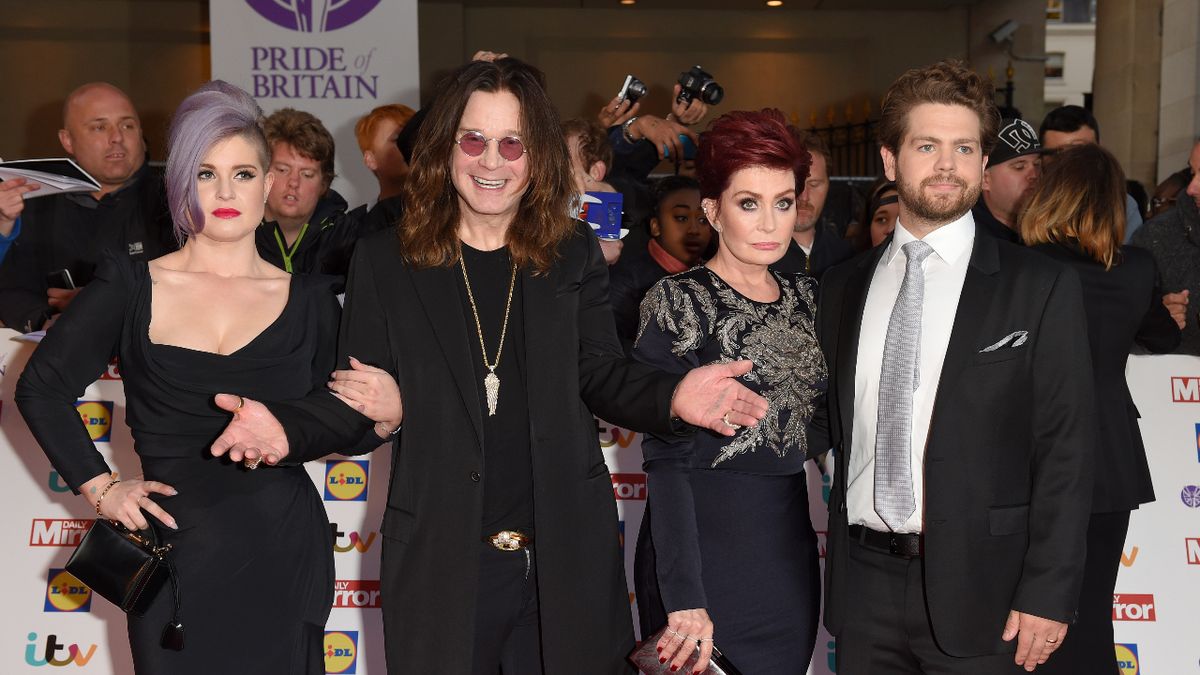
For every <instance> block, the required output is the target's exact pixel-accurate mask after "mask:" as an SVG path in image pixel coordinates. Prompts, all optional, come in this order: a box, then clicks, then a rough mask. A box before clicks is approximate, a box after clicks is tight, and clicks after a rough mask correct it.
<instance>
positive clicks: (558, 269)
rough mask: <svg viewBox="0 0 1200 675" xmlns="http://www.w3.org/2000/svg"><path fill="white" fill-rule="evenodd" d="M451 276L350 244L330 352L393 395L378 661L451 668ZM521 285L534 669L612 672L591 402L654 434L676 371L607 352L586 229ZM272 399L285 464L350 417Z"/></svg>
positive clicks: (465, 447)
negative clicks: (539, 665) (282, 432)
mask: <svg viewBox="0 0 1200 675" xmlns="http://www.w3.org/2000/svg"><path fill="white" fill-rule="evenodd" d="M458 274H460V271H459V269H458V267H457V266H449V267H438V268H432V269H414V268H412V267H410V266H409V265H407V264H406V263H405V262H404V261H403V260H402V259H401V257H400V254H399V244H398V242H397V239H396V234H395V232H394V231H387V232H381V233H378V234H376V235H372V236H371V237H369V238H368V239H366V240H364V245H362V246H358V247H357V248H356V250H355V254H354V260H353V263H352V265H351V268H350V277H349V281H348V284H347V296H346V306H345V309H344V311H343V316H342V331H341V343H340V344H339V352H340V354H341V355H342V356H341V358H342V363H345V359H346V355H354V356H355V357H357V358H359V359H360V360H362V361H363V362H364V363H369V364H373V365H377V366H379V367H381V368H384V369H386V370H388V371H389V372H390V373H392V374H393V375H394V376H395V377H396V378H397V381H398V382H399V384H400V390H401V392H402V393H403V396H404V428H403V431H402V432H401V433H400V435H399V437H398V440H397V441H396V442H395V443H394V444H393V460H392V461H393V463H394V468H393V472H392V478H391V483H390V488H389V492H388V503H387V510H386V514H385V516H384V521H383V526H382V528H381V529H382V534H383V536H384V548H383V560H382V571H381V579H382V589H383V595H384V597H385V598H386V600H385V601H384V607H383V617H384V629H385V631H384V632H385V643H386V646H385V648H386V652H387V662H388V670H389V672H392V673H440V674H444V675H455V674H458V673H468V672H470V670H471V665H472V653H471V652H472V648H471V645H472V636H473V635H474V631H475V599H476V592H477V586H478V576H479V548H480V527H481V522H480V521H481V517H482V509H483V494H482V485H483V482H482V481H480V474H481V473H482V472H483V471H485V468H486V467H485V462H484V457H485V455H486V451H485V449H484V448H483V441H482V439H483V432H482V426H483V423H482V415H483V413H482V412H481V411H480V405H479V395H478V387H479V386H480V383H479V381H478V379H477V378H476V376H475V371H474V367H473V362H472V360H471V351H470V347H469V343H468V342H467V341H468V340H473V339H475V327H474V326H468V323H467V320H466V318H465V317H464V314H463V309H462V304H461V300H460V298H459V295H458V290H457V287H456V275H458ZM521 287H522V289H523V297H522V300H523V303H524V308H525V309H524V329H525V349H526V355H525V358H526V363H527V368H526V372H527V382H526V388H527V392H528V405H529V435H530V438H529V442H530V448H531V453H532V462H533V488H534V499H533V503H534V521H535V523H534V530H535V531H536V533H537V534H536V537H537V541H536V543H535V550H536V555H537V561H538V562H537V565H538V571H537V577H538V594H539V597H540V612H541V626H542V632H541V641H542V656H543V660H544V664H545V672H548V673H567V672H570V673H595V674H597V675H599V674H601V673H603V674H605V675H611V674H612V673H617V672H626V671H627V670H628V666H626V665H625V661H624V657H625V655H626V654H628V653H629V652H630V651H631V650H632V648H633V644H634V643H633V627H632V620H631V614H630V608H629V597H628V595H627V586H626V583H625V574H624V564H623V560H622V559H621V556H620V551H619V544H618V532H617V514H616V506H615V502H614V500H613V489H612V482H611V479H610V476H609V473H608V467H607V466H606V465H605V462H604V456H603V454H602V453H601V451H600V445H599V442H598V437H597V434H596V424H595V421H594V419H593V418H592V413H595V414H597V415H599V416H601V417H603V418H604V419H606V420H608V421H610V422H613V423H615V424H619V425H621V426H624V427H627V428H630V429H637V430H641V431H655V432H658V433H669V432H670V429H671V424H670V412H669V411H670V398H671V394H672V392H673V391H674V388H675V386H676V384H678V382H679V380H680V379H681V378H680V377H679V376H678V375H667V374H664V373H661V372H660V371H658V370H655V369H653V368H650V367H649V366H644V365H640V364H636V363H633V362H631V361H627V360H625V358H624V357H623V354H622V351H621V346H620V342H619V341H618V340H617V335H616V331H615V329H614V326H613V319H612V311H611V310H610V308H609V303H608V270H607V266H606V265H605V264H604V257H603V256H602V254H601V252H600V246H599V244H598V242H597V239H596V236H595V235H594V234H593V233H592V232H591V230H590V228H588V227H587V226H586V225H583V224H581V225H580V226H579V227H577V228H576V230H575V231H574V232H573V233H572V235H571V236H569V237H568V238H567V239H566V240H565V241H563V242H562V243H561V244H560V246H559V255H558V259H557V261H556V262H555V263H554V266H553V268H552V269H551V271H550V273H549V274H545V275H534V274H531V273H530V272H529V271H528V270H526V271H522V272H521ZM509 386H512V385H509ZM271 410H272V412H273V413H275V415H276V417H278V418H279V420H280V421H281V422H282V423H283V424H284V427H285V428H286V429H287V430H288V441H289V444H290V447H291V448H293V452H298V455H297V456H295V457H293V459H303V458H304V457H305V456H306V455H307V453H309V452H316V453H320V452H322V451H321V448H326V449H328V448H331V447H344V446H345V445H346V441H347V440H348V439H350V438H354V437H355V433H361V432H362V431H364V430H365V429H364V427H363V426H361V424H359V425H358V426H357V428H356V424H358V422H357V420H356V419H355V414H354V413H353V412H352V411H350V409H349V408H348V407H347V406H345V405H342V404H341V403H339V402H337V401H336V400H334V399H333V398H332V397H328V396H326V397H324V398H323V399H322V398H319V397H318V398H315V399H313V398H310V399H306V400H305V401H304V402H302V403H300V404H293V405H278V404H273V405H271ZM316 418H319V420H317V419H316Z"/></svg>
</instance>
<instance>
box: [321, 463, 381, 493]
mask: <svg viewBox="0 0 1200 675" xmlns="http://www.w3.org/2000/svg"><path fill="white" fill-rule="evenodd" d="M370 467H371V463H370V462H369V461H357V460H351V459H330V460H326V461H325V501H330V502H365V501H367V474H368V471H369V470H370Z"/></svg>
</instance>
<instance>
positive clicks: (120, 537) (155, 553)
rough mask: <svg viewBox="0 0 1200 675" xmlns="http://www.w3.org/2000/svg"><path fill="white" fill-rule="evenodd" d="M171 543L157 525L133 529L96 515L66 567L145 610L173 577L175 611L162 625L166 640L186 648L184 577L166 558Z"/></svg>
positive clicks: (124, 607) (131, 607) (127, 605)
mask: <svg viewBox="0 0 1200 675" xmlns="http://www.w3.org/2000/svg"><path fill="white" fill-rule="evenodd" d="M170 551H171V545H170V544H167V545H166V546H160V545H159V540H158V534H157V533H156V532H155V531H154V528H150V529H146V530H140V531H138V532H131V531H129V530H127V529H125V527H124V526H123V525H121V524H120V523H115V522H113V521H110V520H108V519H105V518H97V519H96V522H95V524H94V525H92V528H91V529H90V530H88V533H87V534H85V535H84V536H83V540H82V541H80V542H79V546H78V547H77V548H76V549H75V552H74V553H72V554H71V559H70V560H68V561H67V566H66V570H67V571H68V572H70V573H71V574H73V575H75V578H77V579H79V580H80V581H82V582H83V583H85V584H87V586H88V588H90V589H92V590H93V591H95V592H96V593H98V594H100V596H101V597H103V598H104V599H105V600H108V601H109V602H111V603H113V604H114V605H116V606H117V607H120V608H121V611H123V612H127V613H130V614H133V615H134V616H142V615H144V614H145V613H146V610H147V609H148V608H149V607H150V603H151V602H153V601H154V599H155V598H156V597H158V594H159V593H160V592H162V590H163V587H164V586H165V585H166V584H167V581H168V580H169V581H170V582H171V588H172V590H173V592H174V595H175V598H174V607H175V608H174V612H173V615H172V617H171V621H170V622H169V623H168V624H167V625H166V627H164V628H163V634H162V640H161V644H162V646H163V647H164V648H166V649H173V650H175V651H180V650H182V649H183V624H182V623H181V622H180V614H181V611H182V607H181V603H180V600H179V582H178V580H177V579H176V578H175V569H174V567H173V566H172V565H171V561H170V560H169V559H168V558H167V553H169V552H170Z"/></svg>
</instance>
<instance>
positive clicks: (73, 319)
mask: <svg viewBox="0 0 1200 675" xmlns="http://www.w3.org/2000/svg"><path fill="white" fill-rule="evenodd" d="M333 281H334V279H333V278H332V277H321V276H307V275H295V276H293V277H292V278H291V280H290V287H289V296H288V300H287V302H286V305H285V306H284V309H283V311H282V312H281V314H280V315H279V317H278V318H277V319H276V320H275V321H274V322H273V323H272V324H271V325H270V326H269V327H267V328H266V329H265V330H263V332H262V333H260V334H259V335H258V336H257V337H255V338H254V339H253V340H252V341H251V342H250V343H249V344H247V345H246V346H244V347H242V348H241V349H239V350H237V351H236V352H234V353H232V354H229V355H221V354H215V353H209V352H203V351H195V350H191V349H185V348H181V347H175V346H171V345H161V344H154V343H152V342H151V341H150V339H149V336H148V333H147V330H148V327H149V325H150V299H151V294H152V282H151V279H150V274H149V270H148V267H147V265H146V263H144V262H140V263H134V262H131V261H129V260H121V259H117V258H109V259H108V260H107V261H105V263H104V264H103V265H102V266H101V267H100V268H99V270H98V271H97V275H96V278H95V280H94V281H92V282H91V283H89V284H88V285H87V286H86V287H85V288H84V290H83V291H81V292H80V294H79V295H78V296H77V297H76V298H75V300H74V302H73V303H72V304H71V306H70V308H69V310H68V311H67V312H66V313H64V314H63V316H62V317H61V318H60V320H59V321H58V323H57V324H56V325H55V326H54V327H53V328H51V329H50V331H49V333H48V334H47V336H46V338H45V340H43V341H42V343H41V344H40V345H39V346H38V348H37V350H36V351H35V352H34V354H33V357H32V358H31V359H30V360H29V363H28V365H27V367H26V369H25V372H24V373H23V375H22V377H21V380H20V383H19V384H18V387H17V403H18V405H19V406H20V409H21V414H22V415H23V416H24V417H25V420H26V422H28V424H29V427H30V429H32V431H33V433H34V436H35V437H36V438H37V440H38V442H39V443H40V444H41V446H42V448H43V449H44V450H45V452H46V454H47V455H48V456H49V458H50V461H51V463H52V464H53V465H54V468H55V469H57V470H58V472H59V473H60V474H61V475H62V476H63V478H64V480H66V481H67V483H68V484H69V485H70V486H71V487H72V488H74V489H76V490H78V488H79V486H80V485H82V484H83V483H84V482H86V481H88V480H90V479H91V478H93V477H95V476H97V475H99V474H102V473H106V472H108V471H109V467H108V465H107V464H106V463H105V461H104V459H103V457H102V456H101V455H100V453H99V452H98V451H97V450H96V447H95V445H94V444H93V443H92V441H91V439H90V438H89V437H88V434H87V431H86V430H85V429H84V427H83V426H82V424H81V423H80V419H79V414H78V413H77V412H76V411H75V408H74V406H73V403H74V401H75V400H76V399H77V398H78V397H79V396H81V395H82V394H83V392H84V389H85V388H86V387H87V385H88V384H90V383H91V382H92V381H93V380H95V379H96V377H97V375H98V374H99V373H100V372H101V371H103V370H104V369H105V367H106V365H107V363H108V362H109V360H110V358H111V357H112V356H113V355H117V356H119V358H120V368H121V375H122V378H123V379H124V385H125V400H126V421H127V422H128V424H129V427H130V430H131V431H132V434H133V439H134V449H135V450H136V452H137V454H138V456H139V458H140V460H141V464H142V469H143V471H144V472H145V478H146V479H147V480H157V481H162V482H164V483H166V484H168V485H171V486H173V487H175V488H176V489H177V490H178V491H179V493H178V495H176V496H173V497H166V496H161V495H155V496H154V497H153V499H154V500H155V501H156V502H158V503H159V504H160V505H162V507H163V508H164V509H165V510H166V511H167V513H170V514H171V515H172V516H174V518H175V520H176V522H177V523H178V525H179V529H178V530H171V529H170V528H167V527H166V526H163V525H161V524H158V523H157V521H155V519H154V518H152V517H148V518H147V520H149V521H150V522H151V524H152V525H154V526H155V527H156V529H157V530H158V532H159V534H160V537H161V538H162V540H163V541H165V542H166V543H170V544H173V545H174V551H173V552H172V553H171V556H172V558H173V561H174V564H175V566H176V569H177V572H178V578H179V584H180V592H181V596H182V623H183V625H184V630H185V635H186V645H185V648H184V650H183V651H180V652H176V651H169V650H166V649H163V648H162V647H160V646H159V638H160V635H161V632H162V629H163V626H164V625H165V624H166V623H167V621H168V619H169V618H170V617H171V611H172V602H171V593H170V592H169V591H170V588H169V587H168V588H167V590H166V592H163V593H160V594H159V597H158V598H157V599H156V600H155V602H154V604H153V605H152V607H151V608H150V610H149V611H148V612H147V613H146V615H145V616H144V617H140V618H139V617H133V616H130V618H129V642H130V646H131V648H132V651H133V661H134V666H135V668H136V670H137V672H138V673H139V674H140V675H149V674H162V675H182V674H189V673H195V674H197V675H200V674H204V675H212V674H213V673H288V674H292V673H295V674H301V673H302V674H305V675H310V674H311V675H316V674H318V673H323V672H325V669H324V664H323V656H322V653H321V650H322V641H323V631H324V626H325V621H326V619H327V618H328V616H329V610H330V606H331V604H332V599H333V571H334V568H333V542H332V536H331V532H330V528H329V520H328V518H327V516H326V515H325V509H324V506H323V504H322V502H321V499H320V496H319V495H318V494H317V491H316V488H315V486H314V485H313V483H312V481H311V480H310V478H309V477H308V474H307V473H306V472H305V470H304V468H303V466H301V465H294V466H279V467H267V466H263V467H260V468H259V469H258V470H256V471H249V470H247V469H245V468H244V467H242V466H241V465H240V464H234V463H231V462H229V461H228V460H227V459H224V458H222V459H216V458H213V457H212V456H211V455H210V454H209V452H208V448H209V445H210V444H211V443H212V441H213V440H214V439H215V438H216V437H217V436H218V435H219V434H220V433H221V431H222V429H223V428H224V427H225V425H226V423H228V421H229V414H228V413H226V412H224V411H222V410H220V409H219V408H217V407H216V406H215V405H214V403H213V395H214V394H217V393H221V392H236V393H239V394H242V395H244V396H247V397H250V398H254V399H257V400H283V399H292V398H299V397H301V396H304V395H305V394H307V393H308V392H310V391H311V390H313V389H314V388H317V387H322V386H323V385H324V383H325V382H326V381H327V379H328V377H329V374H330V372H331V370H332V369H333V367H334V347H335V345H336V336H337V324H338V315H339V307H338V304H337V299H336V297H335V296H334V294H333V291H332V284H333ZM212 301H213V302H214V303H220V302H225V300H224V299H223V298H220V297H214V298H213V299H212ZM330 450H331V451H333V450H336V448H331V449H330Z"/></svg>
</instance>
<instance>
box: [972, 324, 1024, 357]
mask: <svg viewBox="0 0 1200 675" xmlns="http://www.w3.org/2000/svg"><path fill="white" fill-rule="evenodd" d="M1028 339H1029V331H1027V330H1018V331H1013V332H1012V333H1009V334H1008V335H1005V336H1004V337H1003V338H1001V340H1000V341H999V342H997V343H996V344H994V345H992V346H990V347H984V348H983V349H980V350H979V353H980V354H985V353H987V352H994V351H996V350H997V349H1002V348H1004V347H1008V348H1009V349H1012V348H1013V347H1020V346H1021V345H1023V344H1025V341H1026V340H1028Z"/></svg>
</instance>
